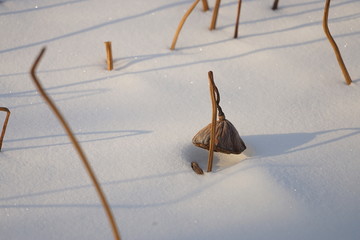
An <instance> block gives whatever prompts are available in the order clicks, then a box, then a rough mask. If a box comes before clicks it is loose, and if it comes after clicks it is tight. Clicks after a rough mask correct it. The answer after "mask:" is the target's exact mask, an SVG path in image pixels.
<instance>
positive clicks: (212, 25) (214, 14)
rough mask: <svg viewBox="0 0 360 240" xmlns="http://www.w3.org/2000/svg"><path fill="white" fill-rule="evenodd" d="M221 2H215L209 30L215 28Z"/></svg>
mask: <svg viewBox="0 0 360 240" xmlns="http://www.w3.org/2000/svg"><path fill="white" fill-rule="evenodd" d="M220 3H221V0H216V2H215V7H214V12H213V16H212V19H211V23H210V30H214V29H215V28H216V21H217V17H218V14H219V8H220Z"/></svg>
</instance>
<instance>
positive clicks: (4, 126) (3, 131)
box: [0, 107, 10, 152]
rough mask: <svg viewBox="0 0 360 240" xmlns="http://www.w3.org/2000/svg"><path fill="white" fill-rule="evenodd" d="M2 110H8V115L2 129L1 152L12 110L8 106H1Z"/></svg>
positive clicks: (0, 138)
mask: <svg viewBox="0 0 360 240" xmlns="http://www.w3.org/2000/svg"><path fill="white" fill-rule="evenodd" d="M0 111H2V112H6V117H5V121H4V125H3V128H2V131H1V136H0V152H1V147H2V143H3V140H4V136H5V132H6V127H7V124H8V122H9V117H10V110H9V109H8V108H6V107H0Z"/></svg>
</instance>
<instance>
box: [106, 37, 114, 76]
mask: <svg viewBox="0 0 360 240" xmlns="http://www.w3.org/2000/svg"><path fill="white" fill-rule="evenodd" d="M105 47H106V63H107V70H109V71H111V70H113V68H114V67H113V57H112V49H111V42H105Z"/></svg>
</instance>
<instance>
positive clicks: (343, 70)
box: [323, 0, 352, 85]
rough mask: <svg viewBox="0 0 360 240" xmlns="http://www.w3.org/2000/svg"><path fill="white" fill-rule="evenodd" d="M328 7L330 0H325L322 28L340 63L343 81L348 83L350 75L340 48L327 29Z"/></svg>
mask: <svg viewBox="0 0 360 240" xmlns="http://www.w3.org/2000/svg"><path fill="white" fill-rule="evenodd" d="M329 8H330V0H326V3H325V8H324V18H323V29H324V32H325V34H326V37H327V38H328V40H329V42H330V44H331V46H332V47H333V49H334V52H335V55H336V59H337V61H338V63H339V65H340V68H341V71H342V73H343V75H344V77H345V82H346V84H347V85H350V84H351V82H352V80H351V77H350V75H349V72H348V71H347V69H346V66H345V63H344V61H343V59H342V57H341V54H340V50H339V48H338V46H337V45H336V42H335V40H334V38H333V37H332V36H331V33H330V31H329V27H328V17H329Z"/></svg>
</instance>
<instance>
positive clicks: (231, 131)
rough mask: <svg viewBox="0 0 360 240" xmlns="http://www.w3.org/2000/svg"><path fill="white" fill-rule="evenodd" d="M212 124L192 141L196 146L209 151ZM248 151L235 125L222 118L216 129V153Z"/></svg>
mask: <svg viewBox="0 0 360 240" xmlns="http://www.w3.org/2000/svg"><path fill="white" fill-rule="evenodd" d="M210 130H211V124H209V125H207V126H206V127H204V128H203V129H201V130H200V131H199V132H198V133H197V134H196V135H195V136H194V137H193V139H192V142H193V144H194V145H195V146H197V147H201V148H204V149H207V150H209V144H210ZM245 149H246V146H245V143H244V142H243V140H242V139H241V138H240V135H239V133H238V131H237V130H236V128H235V127H234V125H233V124H232V123H231V122H230V121H228V120H227V119H225V118H224V117H220V119H219V120H218V121H217V122H216V128H215V148H214V151H215V152H222V153H227V154H240V153H242V152H243V151H244V150H245Z"/></svg>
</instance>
